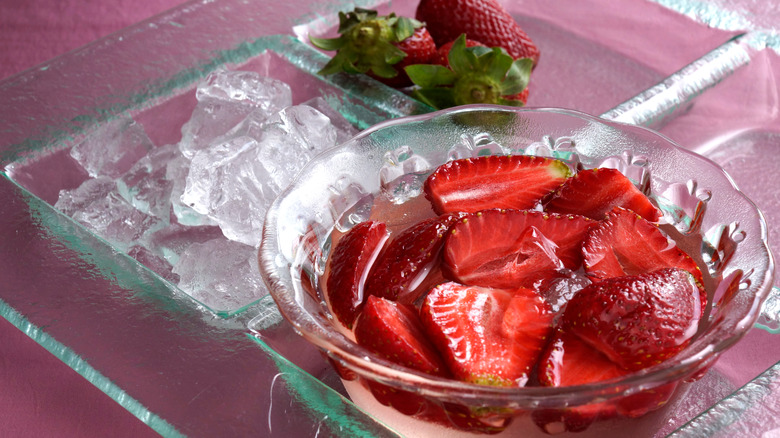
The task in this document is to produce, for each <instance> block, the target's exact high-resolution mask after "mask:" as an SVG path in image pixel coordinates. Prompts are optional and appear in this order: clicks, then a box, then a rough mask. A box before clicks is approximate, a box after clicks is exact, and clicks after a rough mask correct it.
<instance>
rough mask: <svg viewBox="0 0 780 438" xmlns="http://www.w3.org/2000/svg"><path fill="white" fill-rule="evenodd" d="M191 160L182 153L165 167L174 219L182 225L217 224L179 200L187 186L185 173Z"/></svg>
mask: <svg viewBox="0 0 780 438" xmlns="http://www.w3.org/2000/svg"><path fill="white" fill-rule="evenodd" d="M190 165H191V162H190V160H188V159H187V158H186V157H185V156H184V155H182V154H179V155H178V156H176V157H174V158H173V159H172V160H171V161H170V162H169V163H168V168H167V169H166V173H165V177H166V179H168V180H169V181H171V198H170V202H171V208H172V211H173V215H174V216H175V217H176V221H177V222H178V223H180V224H182V225H191V226H207V225H217V223H216V222H214V221H213V220H212V219H211V218H209V217H208V216H206V215H205V214H200V213H198V212H197V211H195V210H193V209H192V207H190V206H188V205H186V204H185V203H184V202H182V200H181V195H182V194H184V189H185V187H186V186H187V175H189V173H190Z"/></svg>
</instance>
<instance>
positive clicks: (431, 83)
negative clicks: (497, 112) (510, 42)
mask: <svg viewBox="0 0 780 438" xmlns="http://www.w3.org/2000/svg"><path fill="white" fill-rule="evenodd" d="M447 61H448V62H449V67H445V66H442V65H434V64H416V65H409V66H407V67H406V68H405V70H406V73H407V74H408V75H409V78H410V79H411V80H412V82H413V83H414V84H415V85H417V87H418V88H416V89H415V90H414V91H412V96H413V97H415V98H417V99H418V100H420V101H422V102H424V103H426V104H428V105H430V106H432V107H433V108H436V109H444V108H449V107H453V106H458V105H466V104H472V103H486V104H497V105H509V106H522V105H523V104H524V103H523V101H522V100H518V99H512V97H513V96H516V95H517V94H518V93H520V92H522V91H523V90H525V89H526V87H528V81H529V80H530V78H531V69H532V68H533V60H531V58H520V59H517V60H514V59H512V57H511V56H509V54H507V53H506V51H505V50H504V49H502V48H499V47H493V48H489V47H485V46H474V47H466V36H465V34H462V35H461V36H459V37H458V39H457V40H455V42H454V43H453V45H452V48H451V49H450V52H449V53H448V54H447Z"/></svg>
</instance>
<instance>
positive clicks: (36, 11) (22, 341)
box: [0, 0, 183, 438]
mask: <svg viewBox="0 0 780 438" xmlns="http://www.w3.org/2000/svg"><path fill="white" fill-rule="evenodd" d="M182 2H183V1H182V0H3V1H0V79H4V78H6V77H8V76H11V75H14V74H17V73H20V72H22V71H23V70H26V69H28V68H31V67H34V66H36V65H37V64H40V63H42V62H44V61H47V60H49V59H51V58H54V57H56V56H59V55H61V54H64V53H66V52H68V51H70V50H73V49H76V48H78V47H81V46H83V45H84V44H87V43H89V42H91V41H93V40H95V39H97V38H100V37H102V36H105V35H108V34H110V33H112V32H115V31H118V30H120V29H122V28H124V27H127V26H129V25H132V24H134V23H136V22H139V21H142V20H145V19H147V18H149V17H151V16H153V15H156V14H158V13H160V12H163V11H165V10H167V9H170V8H172V7H174V6H176V5H177V4H179V3H182ZM0 436H3V437H9V438H10V437H97V436H111V437H146V436H157V434H156V433H155V432H154V431H153V430H152V429H151V428H149V427H148V426H146V425H145V424H143V423H142V422H141V421H140V420H138V419H137V418H136V417H134V416H133V415H131V414H130V413H129V412H127V411H126V410H125V409H124V408H122V407H121V406H120V405H119V404H117V403H116V402H115V401H113V400H112V399H111V398H109V397H108V396H107V395H105V394H104V393H103V392H102V391H100V390H99V389H97V388H96V387H95V386H93V385H92V384H91V383H89V382H88V381H87V380H86V379H84V378H83V377H81V376H80V375H79V374H77V373H76V372H75V371H73V370H72V369H70V368H69V367H68V366H67V365H65V364H64V363H62V362H61V361H60V360H59V359H57V358H56V357H55V356H53V355H52V354H50V353H49V352H48V351H46V350H44V349H43V348H41V347H40V346H39V345H38V344H37V343H35V342H34V341H32V340H31V339H30V338H28V337H27V335H25V334H24V333H22V332H21V331H19V330H18V329H17V328H16V327H14V326H13V325H11V324H10V323H9V322H8V321H6V320H5V319H2V318H0Z"/></svg>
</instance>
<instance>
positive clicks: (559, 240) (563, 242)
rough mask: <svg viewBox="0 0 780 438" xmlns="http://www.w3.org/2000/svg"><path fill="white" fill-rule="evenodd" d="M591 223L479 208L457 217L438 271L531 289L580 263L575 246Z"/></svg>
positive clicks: (469, 281)
mask: <svg viewBox="0 0 780 438" xmlns="http://www.w3.org/2000/svg"><path fill="white" fill-rule="evenodd" d="M595 223H596V222H595V221H593V220H591V219H587V218H584V217H582V216H576V215H569V216H561V215H557V214H550V213H542V212H538V211H528V210H499V209H492V210H484V211H480V212H476V213H471V214H468V215H465V216H463V217H462V218H461V219H460V220H459V221H458V222H457V223H456V224H455V225H454V226H453V227H452V230H451V231H450V234H449V236H448V237H447V240H446V242H445V244H444V251H443V259H444V263H443V265H442V270H443V271H444V273H445V276H448V277H449V278H451V279H453V280H456V281H458V282H460V283H463V284H473V285H479V286H489V287H498V288H514V287H535V285H537V284H539V283H540V282H543V281H544V280H547V279H549V278H551V277H555V276H558V275H559V270H560V269H564V268H565V269H570V270H576V269H578V268H579V266H580V265H581V260H582V259H581V253H580V247H581V243H582V240H583V238H584V237H585V234H586V232H587V230H588V229H589V228H590V227H591V226H592V225H594V224H595Z"/></svg>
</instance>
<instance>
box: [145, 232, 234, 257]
mask: <svg viewBox="0 0 780 438" xmlns="http://www.w3.org/2000/svg"><path fill="white" fill-rule="evenodd" d="M218 237H223V235H222V230H220V229H219V227H217V226H200V227H199V226H187V225H181V224H177V223H172V224H170V225H168V226H167V227H165V228H163V229H161V230H158V231H155V232H154V233H153V234H152V235H150V236H149V238H148V240H147V245H148V246H149V249H150V250H151V251H153V252H154V253H155V254H157V255H159V256H162V257H163V258H164V259H165V260H167V261H168V262H170V263H171V264H176V262H178V261H179V257H181V255H182V254H183V253H184V251H186V250H187V248H188V247H189V246H190V245H192V244H193V243H203V242H206V241H209V240H212V239H216V238H218Z"/></svg>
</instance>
